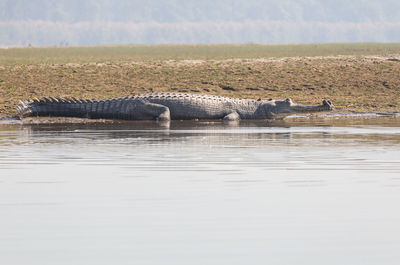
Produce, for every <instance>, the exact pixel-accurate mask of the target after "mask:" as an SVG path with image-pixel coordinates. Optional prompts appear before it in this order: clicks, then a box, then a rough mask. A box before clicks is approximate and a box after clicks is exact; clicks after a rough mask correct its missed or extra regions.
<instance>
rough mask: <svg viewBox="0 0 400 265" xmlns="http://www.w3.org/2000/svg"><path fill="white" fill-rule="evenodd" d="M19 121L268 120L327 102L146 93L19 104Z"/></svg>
mask: <svg viewBox="0 0 400 265" xmlns="http://www.w3.org/2000/svg"><path fill="white" fill-rule="evenodd" d="M17 109H18V114H19V117H20V118H23V117H27V116H62V117H84V118H91V119H97V118H103V119H123V120H159V121H163V120H192V119H224V120H229V121H233V120H239V119H272V118H275V117H281V116H285V115H287V114H291V113H302V112H317V111H329V110H332V109H333V104H332V103H331V102H330V101H327V100H324V101H323V102H322V104H321V105H314V106H312V105H300V104H294V103H293V102H292V100H291V99H289V98H288V99H285V100H272V99H270V100H261V99H258V100H252V99H239V98H228V97H221V96H212V95H203V94H189V93H163V92H162V93H147V94H139V95H134V96H128V97H122V98H111V99H104V100H84V99H76V98H53V97H48V98H42V99H33V100H25V101H21V102H20V104H19V105H18V107H17Z"/></svg>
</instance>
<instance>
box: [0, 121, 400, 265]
mask: <svg viewBox="0 0 400 265" xmlns="http://www.w3.org/2000/svg"><path fill="white" fill-rule="evenodd" d="M399 202H400V119H399V118H379V119H374V118H370V119H337V120H335V119H329V120H324V119H315V120H314V119H313V120H309V119H308V120H302V119H299V120H289V121H274V122H265V121H263V122H252V121H249V122H243V121H242V122H239V123H224V122H206V121H204V122H203V121H197V122H181V121H176V122H172V123H168V124H159V123H156V122H124V123H117V124H114V123H113V124H48V125H46V124H41V125H40V124H38V125H34V124H33V125H18V124H16V125H15V124H14V125H12V124H11V125H4V124H3V125H0V212H1V216H0V217H1V218H0V263H1V264H7V265H21V264H29V265H35V264H37V265H46V264H49V265H50V264H52V265H53V264H58V265H60V264H74V265H76V264H82V265H83V264H85V265H87V264H144V265H146V264H149V265H150V264H151V265H156V264H157V265H159V264H173V265H180V264H182V265H184V264H185V265H187V264H191V265H194V264H198V265H204V264H215V265H217V264H229V265H235V264H260V265H261V264H285V265H286V264H307V265H312V264H315V265H317V264H318V265H320V264H324V265H329V264H332V265H334V264H335V265H336V264H340V265H346V264H349V265H356V264H360V265H361V264H362V265H367V264H379V265H381V264H385V265H388V264H393V265H394V264H396V265H397V264H398V262H399V260H400V251H399V249H400V225H399V224H400V211H399Z"/></svg>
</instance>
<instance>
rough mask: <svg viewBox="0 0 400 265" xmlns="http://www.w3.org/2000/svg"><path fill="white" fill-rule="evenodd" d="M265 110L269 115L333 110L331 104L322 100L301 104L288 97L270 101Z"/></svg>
mask: <svg viewBox="0 0 400 265" xmlns="http://www.w3.org/2000/svg"><path fill="white" fill-rule="evenodd" d="M265 108H266V112H267V113H268V114H269V115H270V116H274V117H275V116H278V117H279V116H287V115H290V114H294V113H306V112H320V111H329V110H333V108H334V107H333V104H332V103H331V102H330V101H327V100H324V101H322V104H321V105H301V104H295V103H293V101H292V100H291V99H290V98H287V99H285V100H276V101H272V102H271V103H270V105H269V106H265Z"/></svg>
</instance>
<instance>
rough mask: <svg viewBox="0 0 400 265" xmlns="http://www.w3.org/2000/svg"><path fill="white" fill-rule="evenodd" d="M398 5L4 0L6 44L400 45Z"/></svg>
mask: <svg viewBox="0 0 400 265" xmlns="http://www.w3.org/2000/svg"><path fill="white" fill-rule="evenodd" d="M398 10H400V1H398V0H380V1H379V0H369V1H367V0H352V1H348V0H279V1H278V0H213V1H211V0H202V1H199V0H163V1H154V0H147V1H144V0H129V1H128V0H86V1H85V0H58V1H54V0H31V1H30V0H0V46H12V45H17V46H18V45H19V46H25V45H28V44H32V45H66V44H68V45H96V44H124V43H232V42H235V43H246V42H263V43H277V42H338V41H340V42H343V41H344V42H346V41H349V42H355V41H382V42H398V41H400V33H399V32H400V16H399V15H398V13H399V11H398Z"/></svg>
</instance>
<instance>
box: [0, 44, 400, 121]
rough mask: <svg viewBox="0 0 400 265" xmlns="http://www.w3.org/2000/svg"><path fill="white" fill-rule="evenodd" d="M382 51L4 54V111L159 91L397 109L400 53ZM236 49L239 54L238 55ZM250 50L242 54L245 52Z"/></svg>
mask: <svg viewBox="0 0 400 265" xmlns="http://www.w3.org/2000/svg"><path fill="white" fill-rule="evenodd" d="M251 46H252V45H249V47H251ZM176 47H178V48H179V46H176ZM181 47H182V46H181ZM202 48H204V47H202ZM114 49H115V48H114ZM299 50H301V49H299ZM29 52H31V51H29ZM371 52H372V51H371ZM242 53H243V51H242ZM354 53H355V54H358V53H357V51H355V52H354ZM375 53H376V54H378V55H379V56H371V55H368V56H364V55H362V54H358V55H357V56H350V55H347V56H323V57H285V58H258V59H257V57H259V56H253V55H251V56H247V57H248V58H250V59H227V58H229V57H230V56H225V57H223V56H222V57H221V56H220V57H218V56H217V55H215V56H214V57H215V58H217V59H218V60H209V58H202V57H201V56H199V55H197V56H193V55H190V54H189V55H186V56H185V58H179V59H172V58H169V57H168V56H166V58H160V57H157V55H153V57H151V58H152V60H150V59H148V60H145V59H143V60H132V58H129V59H130V60H126V61H123V60H122V59H121V58H119V57H118V58H119V59H117V58H114V60H112V61H106V60H103V62H99V61H101V60H99V58H96V57H93V58H92V62H90V60H89V59H88V57H84V56H82V58H81V59H82V60H78V59H76V60H71V61H70V62H68V63H66V62H65V63H64V61H65V60H66V59H65V58H64V57H63V58H61V59H59V60H60V61H62V62H61V63H57V57H52V59H53V60H54V62H53V63H41V62H40V60H38V61H37V62H36V63H35V61H34V59H32V58H31V59H29V60H31V61H30V63H10V61H7V63H4V60H3V64H0V116H3V115H13V114H15V106H16V104H17V103H18V101H19V100H20V99H27V98H34V97H38V98H40V97H43V96H58V97H70V96H74V97H79V98H107V97H118V96H126V95H130V94H132V93H144V92H153V91H154V92H155V91H175V92H190V93H207V94H215V95H223V96H229V97H246V98H259V97H261V98H264V99H267V98H286V97H291V98H292V99H293V100H294V101H295V102H299V103H304V104H311V103H312V104H315V103H317V102H320V101H321V100H322V99H324V98H326V99H329V100H331V101H332V102H333V103H334V104H335V105H336V106H337V109H338V111H339V112H348V111H360V112H366V111H382V112H383V111H385V112H386V111H387V112H398V111H399V106H400V60H399V58H400V57H399V56H398V55H393V54H392V55H390V56H389V55H387V54H385V53H382V52H375ZM159 54H163V53H162V52H161V53H159ZM211 54H212V53H211ZM248 54H250V52H249V53H248ZM301 54H302V55H304V54H303V53H301ZM372 54H373V52H372ZM397 54H400V51H397ZM231 55H233V57H234V56H235V53H234V52H232V54H231ZM244 55H245V53H243V54H242V56H237V57H241V58H243V57H246V56H244ZM305 55H307V54H305ZM313 55H314V54H313ZM323 55H326V54H323ZM72 57H73V56H72ZM276 57H277V56H276ZM3 58H4V56H3ZM8 58H9V57H8ZM15 58H17V59H18V56H16V55H15ZM33 58H34V57H33ZM149 58H150V57H149ZM198 58H200V59H201V60H199V59H198ZM17 59H16V60H15V62H16V61H18V60H17ZM184 59H188V60H184ZM194 59H196V60H194ZM32 60H33V61H32ZM0 62H1V61H0Z"/></svg>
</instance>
